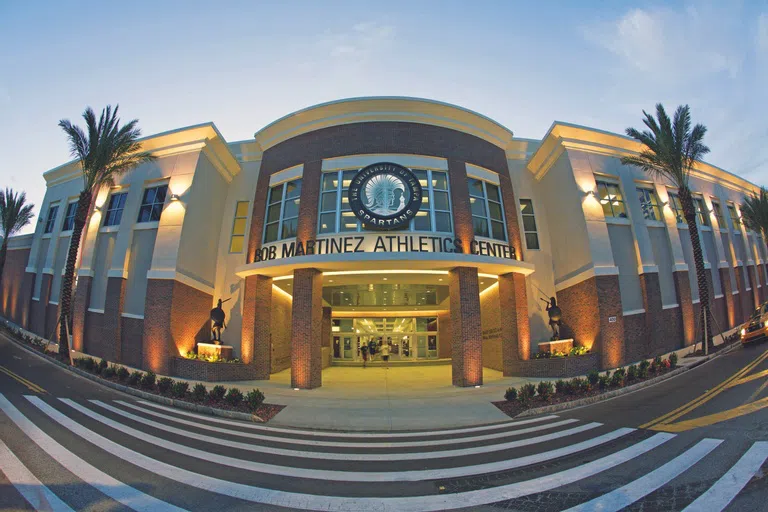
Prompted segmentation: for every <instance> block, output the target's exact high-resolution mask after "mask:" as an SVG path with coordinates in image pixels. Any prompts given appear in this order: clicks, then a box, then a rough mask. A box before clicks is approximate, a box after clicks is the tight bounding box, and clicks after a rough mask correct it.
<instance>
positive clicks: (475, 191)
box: [469, 178, 485, 197]
mask: <svg viewBox="0 0 768 512" xmlns="http://www.w3.org/2000/svg"><path fill="white" fill-rule="evenodd" d="M469 195H471V196H475V197H485V196H484V195H483V182H482V181H480V180H476V179H474V178H469Z"/></svg>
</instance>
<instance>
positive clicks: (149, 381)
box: [141, 370, 156, 389]
mask: <svg viewBox="0 0 768 512" xmlns="http://www.w3.org/2000/svg"><path fill="white" fill-rule="evenodd" d="M155 378H156V377H155V372H153V371H152V370H150V371H148V372H147V373H145V374H144V377H142V379H141V387H142V388H144V389H154V387H155Z"/></svg>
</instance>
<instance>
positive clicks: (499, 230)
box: [491, 220, 507, 240]
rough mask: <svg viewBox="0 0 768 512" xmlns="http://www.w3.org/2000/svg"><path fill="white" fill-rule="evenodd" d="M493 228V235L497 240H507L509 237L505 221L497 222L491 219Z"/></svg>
mask: <svg viewBox="0 0 768 512" xmlns="http://www.w3.org/2000/svg"><path fill="white" fill-rule="evenodd" d="M491 230H492V231H493V233H492V234H491V236H492V237H493V238H495V239H496V240H506V239H507V236H506V234H505V233H504V223H503V222H496V221H495V220H494V221H491Z"/></svg>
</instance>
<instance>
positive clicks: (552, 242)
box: [0, 98, 768, 388]
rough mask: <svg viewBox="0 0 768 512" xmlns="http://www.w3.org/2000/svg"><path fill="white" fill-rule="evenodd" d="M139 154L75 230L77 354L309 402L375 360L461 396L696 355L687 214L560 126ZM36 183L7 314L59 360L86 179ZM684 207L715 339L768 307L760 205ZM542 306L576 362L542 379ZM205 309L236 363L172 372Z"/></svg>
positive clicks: (399, 119)
mask: <svg viewBox="0 0 768 512" xmlns="http://www.w3.org/2000/svg"><path fill="white" fill-rule="evenodd" d="M144 148H145V150H147V151H151V152H152V153H153V154H154V155H155V156H156V159H155V160H154V161H152V162H150V163H147V164H143V165H142V166H140V167H138V168H136V169H134V170H133V171H131V172H129V173H127V174H125V175H124V176H122V177H121V178H120V179H119V180H118V182H117V183H116V184H115V186H114V187H112V188H105V189H102V190H100V191H99V192H98V196H97V198H96V200H95V206H94V210H93V212H92V214H91V216H90V217H89V222H88V224H87V226H86V228H85V232H84V235H83V242H82V247H81V254H80V257H79V262H78V271H77V282H76V288H75V291H74V314H73V333H72V335H73V347H74V348H75V349H76V350H79V351H82V352H86V353H89V354H93V355H96V356H99V357H104V358H106V359H108V360H110V361H116V362H122V363H124V364H127V365H130V366H134V367H139V368H144V369H151V370H153V371H155V372H157V373H163V374H175V375H180V376H187V377H193V378H199V379H203V380H230V379H236V378H242V379H245V378H248V379H268V378H269V376H270V374H273V373H275V372H278V371H283V370H287V369H289V368H290V371H291V380H292V386H293V387H296V388H313V387H317V386H320V385H321V383H322V369H323V368H325V367H327V366H329V365H332V364H356V363H357V362H359V361H360V359H361V358H362V355H363V352H364V350H363V349H362V347H363V346H365V347H370V348H371V349H372V350H374V351H375V350H376V349H377V347H379V346H380V345H381V344H382V343H384V344H388V345H390V346H391V349H392V359H393V360H397V361H400V362H402V363H418V362H419V361H427V362H429V360H438V361H442V362H446V363H448V362H450V364H451V365H452V370H453V371H452V375H453V383H454V384H455V385H458V386H474V385H480V384H482V370H483V367H489V368H493V369H496V370H500V371H502V372H504V374H505V375H529V376H553V377H554V376H572V375H580V374H584V373H586V372H587V371H588V370H590V369H593V368H594V369H608V368H615V367H617V366H620V365H622V364H628V363H631V362H634V361H637V360H639V359H641V358H645V357H651V356H654V355H657V354H661V353H665V352H668V351H670V350H674V349H677V348H681V347H683V346H686V345H690V344H692V343H693V342H694V340H695V339H696V336H697V325H698V322H697V319H698V318H699V300H698V295H699V294H698V287H697V284H696V276H695V270H694V267H693V256H692V249H691V243H690V238H689V234H688V227H687V225H686V224H685V223H684V220H683V219H682V211H681V210H682V209H681V206H680V201H679V198H678V197H677V195H676V190H675V189H674V187H672V186H671V185H670V184H669V183H664V182H660V181H654V180H652V179H651V177H650V176H648V175H646V174H645V173H643V172H642V171H641V170H639V169H636V168H632V167H627V166H623V165H621V163H620V158H621V156H624V155H629V154H634V153H636V152H638V151H639V149H640V146H639V144H638V143H637V142H635V141H633V140H631V139H628V138H626V137H624V136H621V135H617V134H612V133H607V132H603V131H600V130H596V129H591V128H586V127H581V126H575V125H571V124H566V123H560V122H556V123H554V124H553V125H552V127H551V128H550V130H549V131H548V132H547V134H546V135H545V136H544V138H543V139H541V140H532V139H521V138H516V137H514V136H513V134H512V132H511V131H510V130H508V129H507V128H505V127H504V126H502V125H500V124H499V123H496V122H495V121H493V120H491V119H489V118H487V117H484V116H482V115H479V114H477V113H475V112H471V111H468V110H466V109H463V108H460V107H456V106H453V105H448V104H444V103H439V102H435V101H429V100H422V99H412V98H360V99H350V100H342V101H338V102H332V103H327V104H322V105H318V106H315V107H311V108H308V109H305V110H302V111H299V112H296V113H293V114H290V115H288V116H286V117H284V118H282V119H279V120H277V121H275V122H273V123H272V124H270V125H268V126H266V127H265V128H263V129H262V130H260V131H259V132H257V133H256V134H255V136H254V138H253V139H249V140H245V141H239V142H227V141H225V140H224V139H223V137H222V136H221V134H220V133H219V132H218V130H217V129H216V127H215V126H214V125H213V124H211V123H209V124H204V125H198V126H192V127H188V128H182V129H178V130H174V131H171V132H166V133H162V134H159V135H154V136H151V137H147V138H146V139H145V140H144ZM397 173H400V174H397ZM374 176H376V179H374ZM44 178H45V180H46V184H47V193H46V195H45V199H44V202H43V205H42V210H41V213H40V218H39V221H38V224H37V226H36V228H35V233H34V234H33V235H25V236H20V237H15V238H14V239H12V240H11V241H10V242H11V243H10V248H9V249H10V250H9V255H8V261H7V263H6V269H5V272H4V276H3V281H2V290H0V291H1V292H2V304H0V307H1V308H2V311H1V312H2V314H3V316H5V317H6V318H8V319H10V320H12V321H13V322H15V323H17V324H19V325H21V326H23V327H25V328H27V329H29V330H31V331H33V332H35V333H36V334H39V335H41V336H45V337H49V338H52V339H55V338H56V336H57V334H58V333H57V330H56V322H57V319H58V298H59V294H60V289H61V275H62V272H63V268H64V263H65V259H66V254H67V248H68V244H69V236H70V234H71V229H72V221H73V216H74V205H75V202H76V200H77V197H78V193H79V191H80V188H81V186H82V178H81V176H80V172H79V169H78V167H77V165H76V163H74V162H70V163H67V164H64V165H62V166H60V167H57V168H55V169H53V170H51V171H48V172H46V173H45V174H44ZM691 189H692V190H693V192H694V194H695V202H696V205H697V210H698V220H699V235H700V238H701V241H702V249H703V251H704V255H705V256H704V258H705V261H706V269H707V271H708V273H709V274H708V280H709V285H710V290H711V293H710V296H711V297H713V311H714V313H715V318H716V320H717V326H718V329H719V330H723V331H724V330H727V329H729V328H731V327H734V326H735V325H737V324H739V323H741V322H742V321H743V320H744V319H746V317H747V316H748V315H749V314H750V313H751V311H752V310H753V309H754V307H755V305H756V304H758V303H759V302H762V301H763V300H765V291H766V286H767V285H768V269H766V261H768V256H767V255H766V245H765V241H764V240H763V239H762V238H761V236H760V235H759V234H758V233H754V232H751V231H749V230H748V229H746V228H745V226H744V225H743V223H742V222H741V213H740V210H739V208H740V204H741V202H742V201H743V198H744V196H745V195H746V194H750V193H752V192H754V191H755V190H757V188H756V187H755V186H754V185H753V184H751V183H749V182H747V181H745V180H743V179H741V178H739V177H737V176H735V175H733V174H730V173H728V172H726V171H724V170H722V169H719V168H717V167H715V166H712V165H709V164H706V163H698V164H697V166H696V169H695V172H694V174H693V176H692V179H691ZM366 194H367V195H366ZM366 215H368V217H366ZM377 219H378V220H377ZM382 219H384V220H382ZM550 297H555V298H556V300H557V303H558V305H559V307H560V308H561V310H562V326H561V337H562V338H572V339H573V340H574V344H575V345H576V346H584V347H586V348H587V349H589V353H588V354H587V355H583V356H578V357H568V358H550V359H535V358H534V355H535V354H536V352H537V351H538V343H540V342H544V341H547V340H548V339H549V338H550V336H551V334H552V332H551V330H550V325H549V316H548V313H547V311H546V301H547V300H549V298H550ZM219 299H221V300H222V301H223V304H222V306H221V307H222V309H223V311H224V312H225V313H226V316H227V319H226V323H225V326H224V329H223V332H222V334H221V341H222V343H223V344H224V345H227V346H231V347H232V355H231V357H233V358H237V359H239V360H240V361H241V363H239V364H234V363H228V364H224V363H204V362H201V361H199V360H193V359H189V358H187V357H185V356H186V355H187V354H188V353H194V352H196V351H197V352H199V351H200V347H201V346H200V345H199V343H210V340H211V321H210V311H211V309H212V308H214V307H215V306H216V304H217V301H218V300H219ZM542 299H544V300H542Z"/></svg>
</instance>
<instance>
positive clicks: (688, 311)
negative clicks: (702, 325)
mask: <svg viewBox="0 0 768 512" xmlns="http://www.w3.org/2000/svg"><path fill="white" fill-rule="evenodd" d="M672 275H673V276H674V279H675V295H676V296H677V303H678V304H680V316H681V320H682V324H683V344H684V345H685V346H686V347H687V346H688V345H693V343H694V341H695V340H696V323H697V321H698V319H697V318H694V314H693V302H692V300H693V299H692V298H691V282H690V281H689V280H688V271H687V270H680V271H677V272H673V273H672Z"/></svg>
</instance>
